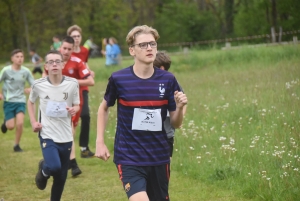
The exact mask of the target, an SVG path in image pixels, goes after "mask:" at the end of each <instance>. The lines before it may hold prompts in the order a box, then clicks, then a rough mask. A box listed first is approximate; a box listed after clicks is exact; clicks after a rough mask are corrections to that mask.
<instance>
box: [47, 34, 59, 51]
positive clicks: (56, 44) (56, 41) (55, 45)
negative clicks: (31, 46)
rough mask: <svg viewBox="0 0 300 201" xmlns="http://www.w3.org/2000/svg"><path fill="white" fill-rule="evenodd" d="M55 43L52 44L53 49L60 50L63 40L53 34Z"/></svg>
mask: <svg viewBox="0 0 300 201" xmlns="http://www.w3.org/2000/svg"><path fill="white" fill-rule="evenodd" d="M52 41H53V44H52V45H51V46H50V49H51V50H59V48H60V46H61V41H60V39H59V37H58V36H53V38H52Z"/></svg>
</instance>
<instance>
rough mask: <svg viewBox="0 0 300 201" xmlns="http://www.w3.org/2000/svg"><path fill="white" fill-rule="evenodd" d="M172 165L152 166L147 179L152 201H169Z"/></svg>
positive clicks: (148, 191) (148, 192)
mask: <svg viewBox="0 0 300 201" xmlns="http://www.w3.org/2000/svg"><path fill="white" fill-rule="evenodd" d="M169 178H170V164H165V165H159V166H152V167H151V172H150V174H149V175H148V178H147V194H148V196H149V199H150V201H169V200H170V199H169V192H168V189H169Z"/></svg>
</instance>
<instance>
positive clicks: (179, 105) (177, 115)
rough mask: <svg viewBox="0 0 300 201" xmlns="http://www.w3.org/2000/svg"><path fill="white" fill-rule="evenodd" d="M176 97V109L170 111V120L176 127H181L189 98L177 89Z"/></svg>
mask: <svg viewBox="0 0 300 201" xmlns="http://www.w3.org/2000/svg"><path fill="white" fill-rule="evenodd" d="M174 99H175V102H176V110H175V111H172V112H170V122H171V125H172V126H173V127H174V128H179V127H180V126H181V124H182V121H183V111H184V106H185V105H186V104H187V102H188V100H187V97H186V95H185V94H184V93H182V92H178V91H175V93H174Z"/></svg>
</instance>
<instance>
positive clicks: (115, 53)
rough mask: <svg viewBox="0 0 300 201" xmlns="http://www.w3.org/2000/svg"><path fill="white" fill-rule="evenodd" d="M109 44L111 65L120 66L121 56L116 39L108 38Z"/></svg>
mask: <svg viewBox="0 0 300 201" xmlns="http://www.w3.org/2000/svg"><path fill="white" fill-rule="evenodd" d="M109 44H110V45H111V57H112V59H113V65H119V64H121V59H122V55H121V49H120V46H119V45H118V41H117V39H115V38H114V37H110V38H109Z"/></svg>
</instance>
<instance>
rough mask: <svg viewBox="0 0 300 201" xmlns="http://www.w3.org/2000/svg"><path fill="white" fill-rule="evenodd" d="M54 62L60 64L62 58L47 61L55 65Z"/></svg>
mask: <svg viewBox="0 0 300 201" xmlns="http://www.w3.org/2000/svg"><path fill="white" fill-rule="evenodd" d="M54 62H55V63H56V64H60V63H61V60H55V61H53V60H50V61H47V64H49V65H53V64H54Z"/></svg>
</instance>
